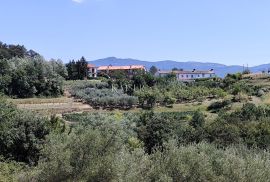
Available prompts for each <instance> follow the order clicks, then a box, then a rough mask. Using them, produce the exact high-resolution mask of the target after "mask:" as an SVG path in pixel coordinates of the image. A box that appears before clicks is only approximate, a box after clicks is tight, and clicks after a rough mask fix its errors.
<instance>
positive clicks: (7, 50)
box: [0, 42, 39, 59]
mask: <svg viewBox="0 0 270 182" xmlns="http://www.w3.org/2000/svg"><path fill="white" fill-rule="evenodd" d="M35 56H39V54H38V53H36V52H35V51H33V50H27V49H26V48H25V47H24V46H23V45H12V44H10V45H8V44H4V43H2V42H0V59H11V58H13V57H19V58H24V57H35Z"/></svg>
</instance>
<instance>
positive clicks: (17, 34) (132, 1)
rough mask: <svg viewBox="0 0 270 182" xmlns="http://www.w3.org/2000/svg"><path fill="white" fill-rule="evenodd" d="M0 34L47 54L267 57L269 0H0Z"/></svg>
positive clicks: (256, 60) (231, 60) (223, 59)
mask: <svg viewBox="0 0 270 182" xmlns="http://www.w3.org/2000/svg"><path fill="white" fill-rule="evenodd" d="M0 12H1V17H0V22H1V28H0V40H1V41H3V42H6V43H19V44H24V45H25V46H26V47H27V48H29V49H30V48H31V49H34V50H36V51H38V52H40V53H41V54H42V55H43V56H44V57H45V58H46V59H49V58H61V59H62V60H63V61H65V62H67V61H68V60H70V59H73V58H74V59H77V58H80V57H81V56H85V57H86V58H87V60H94V59H98V58H104V57H109V56H116V57H120V58H135V59H141V60H146V61H159V60H176V61H202V62H218V63H224V64H227V65H234V64H238V65H242V64H249V65H258V64H263V63H270V1H269V0H259V1H255V0H1V3H0Z"/></svg>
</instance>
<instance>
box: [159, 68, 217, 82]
mask: <svg viewBox="0 0 270 182" xmlns="http://www.w3.org/2000/svg"><path fill="white" fill-rule="evenodd" d="M171 73H174V74H176V78H177V80H179V81H192V80H195V79H201V78H213V77H215V76H216V74H215V72H214V70H213V69H211V70H208V71H200V70H196V69H194V70H192V71H158V72H157V75H158V76H160V77H164V76H166V75H169V74H171Z"/></svg>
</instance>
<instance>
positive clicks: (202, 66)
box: [89, 57, 270, 77]
mask: <svg viewBox="0 0 270 182" xmlns="http://www.w3.org/2000/svg"><path fill="white" fill-rule="evenodd" d="M89 63H91V64H94V65H96V66H105V65H113V66H121V65H144V66H145V67H146V68H147V69H149V68H150V67H151V66H156V67H157V68H158V69H160V70H171V69H172V68H174V67H176V68H182V69H184V70H193V69H197V70H210V69H214V70H215V72H216V74H217V75H218V76H219V77H224V76H225V75H227V74H228V73H237V72H242V71H243V66H240V65H233V66H227V65H224V64H218V63H203V62H178V61H170V60H166V61H157V62H150V61H142V60H136V59H120V58H116V57H108V58H104V59H98V60H94V61H90V62H89ZM269 68H270V63H269V64H263V65H259V66H254V67H250V68H249V69H250V70H251V71H252V72H261V71H268V69H269Z"/></svg>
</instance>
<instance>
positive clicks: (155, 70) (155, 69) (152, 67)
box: [149, 66, 158, 75]
mask: <svg viewBox="0 0 270 182" xmlns="http://www.w3.org/2000/svg"><path fill="white" fill-rule="evenodd" d="M149 72H150V73H151V74H152V75H155V74H156V73H157V72H158V69H157V67H155V66H151V68H150V69H149Z"/></svg>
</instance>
